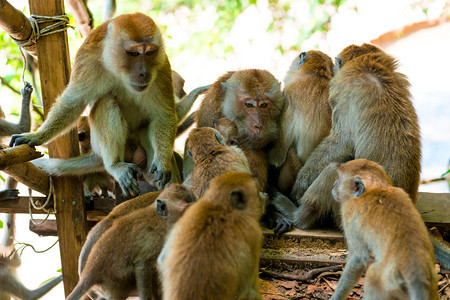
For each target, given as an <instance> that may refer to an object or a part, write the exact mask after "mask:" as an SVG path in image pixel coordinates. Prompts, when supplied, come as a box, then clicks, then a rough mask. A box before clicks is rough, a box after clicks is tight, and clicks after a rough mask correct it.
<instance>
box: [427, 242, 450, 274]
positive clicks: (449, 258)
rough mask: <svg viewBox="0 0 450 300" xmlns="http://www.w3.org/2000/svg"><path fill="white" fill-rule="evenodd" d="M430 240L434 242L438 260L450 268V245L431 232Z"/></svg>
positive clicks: (443, 265) (446, 267)
mask: <svg viewBox="0 0 450 300" xmlns="http://www.w3.org/2000/svg"><path fill="white" fill-rule="evenodd" d="M429 236H430V240H431V243H432V244H433V249H434V256H435V258H436V260H437V261H438V262H439V263H440V264H441V266H442V267H444V268H445V269H447V270H450V247H449V246H448V245H447V244H446V242H445V241H442V242H441V241H439V240H438V239H436V238H435V237H434V236H432V235H431V234H430V235H429Z"/></svg>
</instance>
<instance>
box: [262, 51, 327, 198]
mask: <svg viewBox="0 0 450 300" xmlns="http://www.w3.org/2000/svg"><path fill="white" fill-rule="evenodd" d="M332 77H333V62H332V60H331V58H330V57H329V56H328V55H326V54H325V53H322V52H320V51H317V50H311V51H308V52H302V53H300V55H299V56H298V57H297V58H296V59H295V60H294V61H293V62H292V65H291V67H290V68H289V71H288V72H287V74H286V77H285V79H284V85H285V87H284V91H283V94H284V98H285V100H286V106H285V108H284V111H283V115H282V117H281V130H280V133H281V137H280V139H279V140H277V142H276V143H275V147H274V148H273V149H271V151H270V154H269V160H270V163H271V164H273V165H275V166H277V167H280V173H279V176H278V187H279V188H280V190H281V191H282V192H283V193H284V194H286V195H289V194H290V193H291V189H292V186H293V185H294V182H295V177H296V176H297V173H298V171H299V170H300V168H301V166H302V165H304V164H305V162H306V160H307V159H308V157H309V156H310V154H311V153H312V152H313V150H314V149H315V148H316V147H317V145H319V143H320V142H321V141H322V140H323V139H324V138H325V137H326V136H327V135H328V134H329V132H330V128H331V105H330V103H329V101H328V92H329V89H330V80H331V78H332Z"/></svg>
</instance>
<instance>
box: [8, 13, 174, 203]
mask: <svg viewBox="0 0 450 300" xmlns="http://www.w3.org/2000/svg"><path fill="white" fill-rule="evenodd" d="M87 105H89V106H91V112H90V115H89V118H90V125H91V137H92V139H91V145H92V150H93V152H94V154H95V155H92V156H91V160H90V164H88V166H91V168H93V169H94V171H95V170H96V167H97V166H98V165H100V166H101V165H104V167H105V169H106V170H107V172H108V173H110V174H111V175H112V176H113V177H114V179H115V180H116V181H117V182H118V183H119V184H120V187H121V188H122V191H123V193H124V195H125V196H128V195H137V194H138V193H139V189H138V183H137V180H136V178H135V176H136V175H138V177H140V176H141V175H142V172H141V170H140V169H139V168H138V167H137V166H136V165H134V164H132V163H127V162H125V161H124V152H125V150H124V148H125V144H126V140H127V139H128V138H129V137H134V138H137V139H138V140H139V142H140V144H141V145H142V147H144V149H145V152H146V154H147V161H148V162H149V163H148V166H147V170H146V172H145V175H146V176H149V177H152V174H154V177H153V179H154V180H155V181H160V183H161V186H164V185H165V184H166V183H167V182H168V181H169V180H170V179H171V176H173V177H174V180H175V181H177V180H179V174H177V173H178V170H177V166H176V162H175V159H174V157H173V154H172V151H173V144H174V139H175V131H176V124H177V118H176V111H175V101H174V96H173V87H172V72H171V68H170V63H169V60H168V58H167V55H166V53H165V50H164V43H163V39H162V34H161V32H160V30H159V29H158V27H157V26H156V24H155V22H154V21H153V20H152V19H151V18H150V17H148V16H146V15H144V14H142V13H134V14H125V15H121V16H118V17H116V18H114V19H112V20H110V21H107V22H105V23H103V24H102V25H100V26H98V27H97V28H96V29H94V30H93V31H92V33H91V34H90V35H89V36H88V38H87V39H86V40H85V41H84V43H83V45H82V46H81V48H80V49H79V51H78V53H77V55H76V57H75V61H74V64H73V70H72V74H71V78H70V82H69V85H68V86H67V88H66V89H65V91H64V92H63V93H62V95H61V96H60V97H59V98H58V99H57V101H56V104H55V105H54V106H53V107H52V109H51V110H50V112H49V114H48V117H47V120H46V121H45V122H44V124H43V125H42V126H41V128H40V129H39V130H38V131H37V132H34V133H27V134H19V135H13V136H12V138H11V142H10V144H11V145H13V144H16V145H18V144H24V143H27V144H29V145H31V146H33V145H41V144H43V143H46V142H48V141H51V140H52V139H53V138H55V137H56V136H58V135H59V134H61V133H63V132H64V131H66V130H67V129H69V128H71V127H72V126H73V125H74V124H75V122H76V120H77V119H78V117H79V116H80V115H81V113H82V112H83V111H84V109H85V108H86V106H87ZM150 162H151V163H150ZM92 166H94V167H92Z"/></svg>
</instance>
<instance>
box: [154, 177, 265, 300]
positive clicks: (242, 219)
mask: <svg viewBox="0 0 450 300" xmlns="http://www.w3.org/2000/svg"><path fill="white" fill-rule="evenodd" d="M266 200H267V197H266V195H263V193H261V192H259V183H258V181H257V180H256V179H255V178H254V177H253V176H252V175H250V174H248V173H246V172H227V173H223V174H220V175H218V176H217V177H215V178H214V179H212V180H211V182H210V184H209V188H208V189H207V190H206V192H205V194H204V195H203V197H202V198H200V199H199V200H197V202H195V203H194V204H193V205H192V206H191V207H190V208H189V209H188V210H187V211H186V212H185V214H184V215H183V216H182V217H181V218H180V219H179V220H178V221H177V222H176V223H175V225H174V226H173V228H172V230H171V231H170V232H169V235H168V237H167V241H166V243H165V244H164V247H163V250H162V252H161V254H160V255H159V257H158V269H159V270H160V274H161V278H162V280H161V282H162V286H163V299H174V300H175V299H205V300H206V299H262V298H261V295H260V294H259V291H258V287H259V284H258V270H259V255H260V250H261V246H262V239H263V236H262V231H261V227H260V225H259V219H260V218H261V216H262V214H263V212H264V206H265V202H266Z"/></svg>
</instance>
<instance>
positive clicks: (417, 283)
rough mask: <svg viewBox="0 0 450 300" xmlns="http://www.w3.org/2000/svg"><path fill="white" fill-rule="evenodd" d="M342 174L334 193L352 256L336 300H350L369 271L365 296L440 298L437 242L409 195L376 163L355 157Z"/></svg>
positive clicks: (418, 299)
mask: <svg viewBox="0 0 450 300" xmlns="http://www.w3.org/2000/svg"><path fill="white" fill-rule="evenodd" d="M338 173H339V178H338V179H337V180H336V181H335V183H334V187H333V190H332V193H333V197H334V198H335V199H336V201H338V202H339V203H340V204H341V208H340V211H341V215H342V225H343V228H344V234H345V238H346V240H347V246H348V258H347V264H346V265H345V268H344V273H343V274H342V277H341V279H340V280H339V283H338V287H337V289H336V291H335V293H334V295H333V297H332V298H331V299H333V300H337V299H346V298H347V297H348V293H349V291H350V290H351V289H352V288H353V287H354V285H355V284H356V282H357V281H358V279H359V278H360V277H361V275H362V273H363V272H364V270H365V269H367V271H366V278H365V283H364V299H373V300H378V299H415V300H426V299H438V293H437V288H438V284H437V273H436V270H435V268H434V255H433V246H432V244H431V242H430V239H429V238H428V233H427V229H426V226H425V224H424V222H423V221H422V218H421V217H420V214H419V212H418V211H417V209H416V208H415V207H414V204H413V202H412V201H411V198H410V197H409V195H408V194H407V193H406V192H405V191H404V190H403V189H401V188H397V187H393V186H392V181H391V179H390V178H389V177H388V175H387V174H386V171H385V170H384V169H383V168H382V167H381V166H380V165H378V164H377V163H375V162H373V161H369V160H366V159H356V160H352V161H349V162H347V163H345V164H343V165H341V166H339V167H338ZM371 255H373V256H374V258H375V262H374V263H372V264H370V265H369V260H370V256H371Z"/></svg>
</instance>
